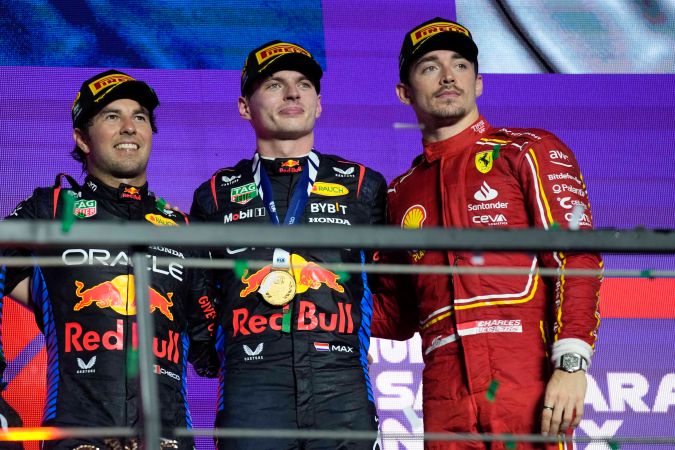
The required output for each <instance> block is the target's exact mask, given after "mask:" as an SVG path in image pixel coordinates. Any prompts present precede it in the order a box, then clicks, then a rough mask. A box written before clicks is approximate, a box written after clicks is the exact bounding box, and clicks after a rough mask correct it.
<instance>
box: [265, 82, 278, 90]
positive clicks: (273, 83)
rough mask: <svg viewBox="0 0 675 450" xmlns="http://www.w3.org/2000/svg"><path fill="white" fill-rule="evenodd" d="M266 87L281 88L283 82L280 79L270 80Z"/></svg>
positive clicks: (271, 88) (270, 88)
mask: <svg viewBox="0 0 675 450" xmlns="http://www.w3.org/2000/svg"><path fill="white" fill-rule="evenodd" d="M265 88H266V89H269V90H277V89H281V83H279V82H278V81H270V82H268V83H267V84H266V85H265Z"/></svg>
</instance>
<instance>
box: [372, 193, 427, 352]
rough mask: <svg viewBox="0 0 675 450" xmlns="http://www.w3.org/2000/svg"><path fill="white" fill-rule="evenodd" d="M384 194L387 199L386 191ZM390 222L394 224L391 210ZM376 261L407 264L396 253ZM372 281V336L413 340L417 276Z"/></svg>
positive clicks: (381, 277)
mask: <svg viewBox="0 0 675 450" xmlns="http://www.w3.org/2000/svg"><path fill="white" fill-rule="evenodd" d="M385 188H386V186H385ZM381 195H382V198H383V199H384V195H385V191H384V189H383V191H382V193H381ZM384 209H385V208H382V209H381V211H384ZM387 222H389V223H393V222H392V220H391V219H390V217H389V211H388V210H387ZM373 260H374V262H377V263H380V264H405V263H406V261H405V255H404V254H403V253H402V252H393V251H380V252H376V254H375V257H374V258H373ZM371 280H372V283H371V285H372V287H373V294H374V295H373V319H372V323H371V335H372V336H373V337H378V338H385V339H395V340H399V341H405V340H407V339H410V338H411V337H412V336H413V335H414V334H415V332H416V331H417V327H418V324H419V318H418V312H417V300H416V298H417V297H416V296H415V292H414V288H413V286H414V279H413V277H412V276H411V275H407V274H406V275H403V274H398V275H394V274H375V275H373V276H371Z"/></svg>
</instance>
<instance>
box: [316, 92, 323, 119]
mask: <svg viewBox="0 0 675 450" xmlns="http://www.w3.org/2000/svg"><path fill="white" fill-rule="evenodd" d="M321 111H323V108H322V107H321V96H320V95H318V96H317V97H316V112H315V113H314V118H315V119H318V118H319V117H321Z"/></svg>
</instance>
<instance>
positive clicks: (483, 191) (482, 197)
mask: <svg viewBox="0 0 675 450" xmlns="http://www.w3.org/2000/svg"><path fill="white" fill-rule="evenodd" d="M498 195H499V192H497V190H496V189H492V188H491V187H490V186H489V185H488V184H487V181H483V185H482V186H481V187H480V189H478V190H477V191H476V192H475V193H474V194H473V198H475V199H476V200H478V201H481V202H487V201H490V200H494V199H495V198H497V196H498Z"/></svg>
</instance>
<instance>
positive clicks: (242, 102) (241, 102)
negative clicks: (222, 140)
mask: <svg viewBox="0 0 675 450" xmlns="http://www.w3.org/2000/svg"><path fill="white" fill-rule="evenodd" d="M237 107H238V108H239V115H240V116H241V118H242V119H246V120H251V108H249V105H248V99H247V98H246V97H239V99H238V100H237Z"/></svg>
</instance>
